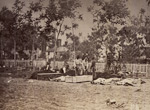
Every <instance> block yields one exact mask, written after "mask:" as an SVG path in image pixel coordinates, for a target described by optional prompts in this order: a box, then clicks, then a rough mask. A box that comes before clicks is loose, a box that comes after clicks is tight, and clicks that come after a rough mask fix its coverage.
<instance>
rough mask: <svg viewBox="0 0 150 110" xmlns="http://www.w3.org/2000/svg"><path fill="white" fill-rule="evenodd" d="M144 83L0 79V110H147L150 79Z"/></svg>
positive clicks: (149, 109) (149, 96)
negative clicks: (106, 83) (136, 84)
mask: <svg viewBox="0 0 150 110" xmlns="http://www.w3.org/2000/svg"><path fill="white" fill-rule="evenodd" d="M144 81H146V83H145V84H143V85H139V86H138V87H131V86H117V85H92V84H91V83H90V82H86V83H65V82H50V81H40V80H27V79H21V78H8V77H7V78H6V77H5V78H4V77H1V78H0V110H150V79H144ZM107 99H110V100H114V102H116V104H109V105H108V104H106V100H107Z"/></svg>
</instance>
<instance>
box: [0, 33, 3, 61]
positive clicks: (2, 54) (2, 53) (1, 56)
mask: <svg viewBox="0 0 150 110" xmlns="http://www.w3.org/2000/svg"><path fill="white" fill-rule="evenodd" d="M0 52H1V58H0V59H2V56H3V44H2V36H1V51H0Z"/></svg>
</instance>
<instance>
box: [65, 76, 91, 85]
mask: <svg viewBox="0 0 150 110" xmlns="http://www.w3.org/2000/svg"><path fill="white" fill-rule="evenodd" d="M92 80H93V77H92V75H83V76H66V78H65V82H68V83H79V82H90V81H92Z"/></svg>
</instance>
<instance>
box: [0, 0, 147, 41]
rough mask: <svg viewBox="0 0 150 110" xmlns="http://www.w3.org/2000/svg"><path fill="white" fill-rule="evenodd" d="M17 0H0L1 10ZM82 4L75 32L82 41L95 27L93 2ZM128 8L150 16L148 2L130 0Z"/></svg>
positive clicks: (26, 0)
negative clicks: (90, 7)
mask: <svg viewBox="0 0 150 110" xmlns="http://www.w3.org/2000/svg"><path fill="white" fill-rule="evenodd" d="M14 1H15V0H0V9H1V8H2V7H3V6H6V7H8V8H10V7H12V5H13V3H14ZM21 1H24V2H25V3H26V4H28V3H29V2H31V1H37V0H21ZM80 1H81V3H82V8H80V9H79V11H80V13H82V14H83V19H84V20H83V21H77V22H78V24H79V28H78V29H77V30H75V34H78V33H81V32H82V38H80V40H81V41H83V40H84V39H86V38H87V35H88V34H90V33H91V28H92V25H93V22H92V21H93V20H92V15H91V14H90V13H88V12H87V7H88V6H90V5H91V4H92V1H93V0H80ZM44 4H48V0H45V3H44ZM127 6H128V8H129V10H130V12H131V15H137V14H138V12H139V11H140V9H141V8H144V9H145V10H146V14H149V13H148V12H150V6H149V7H148V6H147V3H146V0H128V2H127ZM62 38H63V40H62V41H63V43H64V41H65V40H66V38H65V37H62Z"/></svg>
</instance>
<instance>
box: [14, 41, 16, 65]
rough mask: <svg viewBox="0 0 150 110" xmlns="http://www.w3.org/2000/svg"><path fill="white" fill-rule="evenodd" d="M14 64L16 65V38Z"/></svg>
mask: <svg viewBox="0 0 150 110" xmlns="http://www.w3.org/2000/svg"><path fill="white" fill-rule="evenodd" d="M14 66H16V40H15V39H14Z"/></svg>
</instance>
